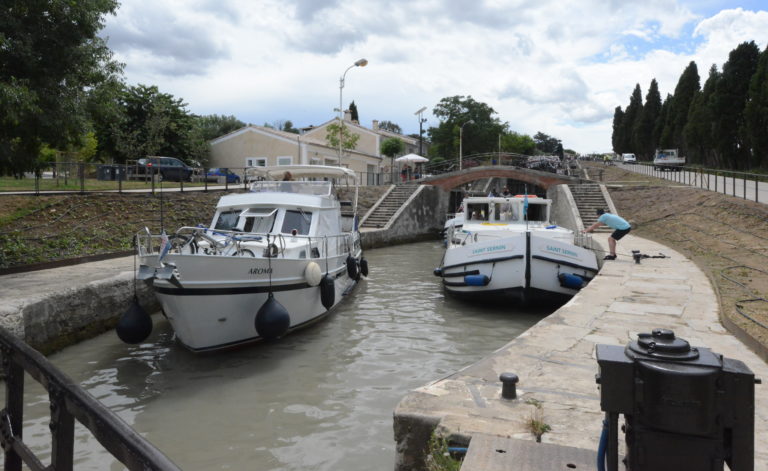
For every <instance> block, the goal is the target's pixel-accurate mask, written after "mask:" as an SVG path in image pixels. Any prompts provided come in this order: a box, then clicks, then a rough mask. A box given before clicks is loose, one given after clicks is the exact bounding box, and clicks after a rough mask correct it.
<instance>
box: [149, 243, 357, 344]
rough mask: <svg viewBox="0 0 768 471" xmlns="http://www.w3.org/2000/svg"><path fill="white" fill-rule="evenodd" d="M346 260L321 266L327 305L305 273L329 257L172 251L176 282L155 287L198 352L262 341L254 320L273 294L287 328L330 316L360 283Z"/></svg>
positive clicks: (180, 335) (184, 339) (182, 337)
mask: <svg viewBox="0 0 768 471" xmlns="http://www.w3.org/2000/svg"><path fill="white" fill-rule="evenodd" d="M360 256H361V254H360V253H359V252H358V253H357V257H356V258H357V259H359V258H360ZM345 259H346V255H345V256H344V257H338V259H337V260H330V261H329V265H330V266H331V267H335V268H330V269H329V271H328V272H327V273H326V272H325V270H323V274H327V276H329V277H330V278H331V279H333V291H334V296H333V298H334V300H333V303H332V305H330V306H329V307H327V308H326V307H325V306H324V305H323V302H322V297H321V288H320V286H312V285H310V283H309V282H308V279H307V277H306V276H305V272H306V268H307V265H308V264H309V263H311V262H316V263H318V265H320V266H321V267H322V268H323V269H325V268H326V266H325V260H322V261H321V260H306V259H303V260H286V259H274V260H269V259H259V258H241V257H210V256H200V255H171V256H168V258H167V260H165V262H166V263H168V264H172V265H174V266H176V275H177V280H176V282H175V283H174V282H171V281H170V280H161V279H155V280H153V288H154V291H155V294H156V297H157V299H158V301H159V303H160V306H161V308H162V310H163V314H164V315H165V317H166V318H167V319H168V321H169V323H170V324H171V326H172V327H173V330H174V332H175V334H176V338H177V340H178V341H179V342H180V343H181V344H183V345H184V346H185V347H187V348H188V349H190V350H192V351H196V352H202V351H211V350H220V349H227V348H233V347H237V346H241V345H245V344H250V343H254V342H257V341H260V340H263V338H262V336H261V335H259V332H258V331H257V329H256V322H255V321H256V314H257V313H258V312H259V309H260V308H261V307H262V306H263V305H264V303H265V302H266V301H267V299H268V296H269V293H272V295H273V296H274V299H275V300H276V301H277V302H278V303H280V304H281V305H282V306H283V307H284V308H285V310H286V311H287V312H288V315H289V318H290V324H289V327H288V331H287V332H286V333H288V332H291V331H293V330H296V329H300V328H303V327H306V326H309V325H311V324H313V323H314V322H316V321H318V320H320V319H322V318H323V317H325V316H326V315H328V314H329V313H330V312H331V311H333V309H334V308H335V307H336V306H337V305H338V304H339V303H340V302H342V300H343V299H344V298H345V296H346V295H347V294H348V293H349V292H351V290H352V289H353V288H354V286H355V285H356V283H357V281H356V280H355V279H353V278H351V277H350V276H349V273H348V270H347V266H346V263H343V262H344V261H345ZM147 262H149V260H147ZM187 274H188V275H187ZM270 275H271V276H270ZM212 280H215V281H212Z"/></svg>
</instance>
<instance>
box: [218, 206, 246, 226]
mask: <svg viewBox="0 0 768 471" xmlns="http://www.w3.org/2000/svg"><path fill="white" fill-rule="evenodd" d="M241 212H242V210H241V209H230V210H227V211H222V212H220V213H219V217H217V218H216V225H214V226H213V227H214V229H218V230H220V231H231V230H234V229H235V227H236V226H237V219H238V218H239V217H240V213H241Z"/></svg>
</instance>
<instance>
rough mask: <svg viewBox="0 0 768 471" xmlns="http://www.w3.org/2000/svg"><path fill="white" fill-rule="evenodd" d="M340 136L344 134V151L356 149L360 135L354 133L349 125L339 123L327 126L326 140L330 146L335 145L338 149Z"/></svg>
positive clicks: (342, 143) (342, 139)
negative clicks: (341, 125)
mask: <svg viewBox="0 0 768 471" xmlns="http://www.w3.org/2000/svg"><path fill="white" fill-rule="evenodd" d="M342 129H343V131H342ZM339 136H342V138H341V147H342V152H349V151H350V150H354V149H355V148H356V147H357V141H359V140H360V135H359V134H355V133H353V132H352V131H351V130H350V127H349V126H343V127H340V126H339V123H332V124H329V125H328V127H327V128H326V134H325V142H326V143H327V144H328V146H329V147H333V148H334V149H338V148H339Z"/></svg>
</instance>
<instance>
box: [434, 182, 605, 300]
mask: <svg viewBox="0 0 768 471" xmlns="http://www.w3.org/2000/svg"><path fill="white" fill-rule="evenodd" d="M551 204H552V201H551V200H549V199H545V198H539V197H537V196H536V195H516V196H510V197H503V196H502V197H496V196H488V197H468V198H465V200H464V203H463V205H464V214H463V218H462V226H461V227H458V226H451V227H449V228H448V230H447V237H446V250H445V254H444V256H443V260H442V263H441V266H440V267H439V268H437V269H435V275H437V276H440V277H441V278H442V282H443V286H444V288H445V290H446V291H447V292H448V293H449V294H451V295H454V296H456V297H461V298H469V299H475V300H477V299H481V300H498V299H503V300H509V299H512V300H514V301H518V302H521V303H525V302H529V301H535V300H548V301H549V300H554V301H557V302H563V301H565V300H567V299H569V298H570V297H572V296H573V295H574V294H576V293H577V292H578V291H579V289H581V288H582V287H583V286H585V285H586V284H587V283H588V282H589V281H590V280H591V279H592V278H593V277H594V275H595V274H596V273H597V271H598V264H597V257H596V255H595V253H594V251H592V250H590V249H589V248H586V245H587V244H586V238H587V236H585V235H583V234H578V236H577V235H575V234H574V232H573V231H571V230H570V229H567V228H564V227H560V226H557V225H554V224H551V223H550V222H549V217H550V216H549V215H550V207H551Z"/></svg>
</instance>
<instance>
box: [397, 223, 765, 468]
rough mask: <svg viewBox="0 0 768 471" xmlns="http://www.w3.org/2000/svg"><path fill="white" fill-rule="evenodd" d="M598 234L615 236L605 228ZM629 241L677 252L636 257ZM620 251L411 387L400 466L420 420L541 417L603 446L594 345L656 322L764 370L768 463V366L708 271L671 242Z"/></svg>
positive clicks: (516, 421) (400, 413)
mask: <svg viewBox="0 0 768 471" xmlns="http://www.w3.org/2000/svg"><path fill="white" fill-rule="evenodd" d="M595 239H597V240H598V241H599V242H601V243H602V244H603V246H606V245H607V243H606V242H607V235H595ZM631 250H640V252H641V253H643V254H647V255H658V254H659V253H663V254H665V255H667V256H669V258H658V259H655V258H648V259H643V260H642V261H641V263H640V264H636V263H635V262H634V261H633V259H632V258H631V253H630V252H631ZM618 253H619V258H618V259H617V260H615V261H609V262H606V263H605V265H604V267H603V269H602V270H601V271H600V273H599V274H598V276H597V277H596V278H595V279H594V280H592V282H591V283H590V284H589V285H588V286H587V287H586V288H584V290H582V292H581V293H579V295H577V296H576V297H574V298H573V299H572V300H571V301H569V302H568V303H567V304H566V305H565V306H563V307H562V308H561V309H559V310H558V311H557V312H556V313H554V314H552V315H550V316H548V317H547V318H545V319H543V320H542V321H540V322H539V323H537V324H536V325H535V326H534V327H532V328H531V329H529V330H528V331H526V332H525V333H523V334H522V335H521V336H519V337H517V338H516V339H514V340H512V341H511V342H510V343H509V344H507V345H506V346H504V347H503V348H501V349H499V350H498V351H496V352H494V353H493V354H491V355H489V356H488V357H486V358H485V359H483V360H481V361H480V362H478V363H476V364H473V365H469V366H467V367H466V368H464V369H463V370H461V371H459V372H457V373H455V374H452V375H450V376H448V377H446V378H443V379H440V380H437V381H435V382H433V383H431V384H428V385H425V386H423V387H421V388H418V389H416V390H413V391H411V392H410V393H409V394H408V395H407V396H406V397H405V398H404V399H403V400H402V401H401V403H400V404H399V405H398V407H397V409H396V410H395V436H396V440H397V441H398V451H399V453H398V458H397V469H401V470H405V469H409V467H410V466H413V465H414V463H416V462H418V460H419V458H418V457H417V456H412V455H415V454H417V453H418V451H417V450H418V449H419V446H420V444H418V443H416V442H418V441H420V440H423V438H424V432H423V431H422V432H418V431H417V430H418V428H419V424H418V423H419V422H423V423H424V424H425V427H423V428H424V429H426V427H431V426H433V425H434V424H436V423H437V424H438V429H439V430H440V431H441V432H444V433H448V434H454V435H456V436H459V437H464V438H465V439H466V438H470V437H471V436H472V434H474V433H483V434H489V435H498V436H501V437H510V438H517V439H525V440H534V436H533V434H532V433H531V425H530V422H531V419H532V418H534V419H538V420H540V421H541V422H543V423H545V424H547V425H549V427H550V428H551V430H549V431H548V432H546V433H544V435H543V437H542V441H543V442H545V443H553V444H558V445H566V446H571V447H577V448H586V449H591V450H596V449H597V444H598V440H599V437H600V431H601V426H602V418H603V412H602V411H601V410H600V396H599V390H598V387H597V385H596V383H595V374H596V373H597V371H598V368H597V361H596V359H595V345H596V344H609V345H620V346H624V345H626V344H627V343H629V342H630V341H632V340H636V339H637V334H638V333H641V332H651V330H652V329H654V328H657V327H662V328H667V329H671V330H673V331H674V332H675V334H676V336H678V337H681V338H683V339H686V340H688V341H689V342H690V344H691V346H701V347H708V348H710V349H711V350H712V351H714V352H715V353H719V354H723V355H725V356H726V357H728V358H733V359H737V360H741V361H743V362H744V363H746V365H747V366H748V367H749V368H750V369H751V370H752V371H753V372H754V373H755V376H756V377H758V378H761V379H763V381H764V382H765V383H764V384H762V385H760V384H758V385H755V398H756V405H755V408H756V414H755V450H756V451H755V469H768V448H766V447H765V446H761V444H764V443H768V394H766V391H765V388H768V365H766V363H765V362H763V361H762V360H761V359H760V358H759V357H758V356H757V355H756V354H754V353H753V352H752V351H750V350H748V349H747V348H746V347H745V346H744V345H743V344H742V343H741V342H740V341H739V340H737V339H736V338H735V337H734V336H733V335H731V334H730V333H729V332H728V331H726V330H725V328H723V327H722V325H721V323H720V322H719V320H718V310H719V307H718V302H717V298H716V295H715V293H714V292H713V290H712V287H711V285H710V283H709V280H708V279H707V277H706V275H705V274H704V273H703V272H702V271H701V270H699V269H698V267H696V265H695V264H694V263H693V262H691V261H690V260H688V259H686V258H685V257H684V256H683V255H681V254H679V253H678V252H675V251H674V250H672V249H670V248H669V247H666V246H663V245H660V244H657V243H655V242H652V241H649V240H645V239H642V238H639V237H635V236H632V235H629V236H627V237H625V238H624V239H622V240H621V242H620V243H619V248H618ZM468 321H471V320H468ZM504 372H513V373H516V374H517V375H518V376H519V377H520V382H519V383H518V387H517V391H518V398H519V400H515V401H509V400H505V399H502V398H501V396H500V393H501V387H502V385H501V382H500V381H499V375H500V374H501V373H504ZM537 404H538V405H539V406H540V408H539V407H537ZM620 441H623V436H622V437H620ZM409 442H411V443H409ZM409 454H410V455H409ZM414 460H415V461H414Z"/></svg>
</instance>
